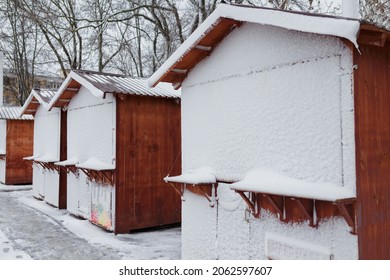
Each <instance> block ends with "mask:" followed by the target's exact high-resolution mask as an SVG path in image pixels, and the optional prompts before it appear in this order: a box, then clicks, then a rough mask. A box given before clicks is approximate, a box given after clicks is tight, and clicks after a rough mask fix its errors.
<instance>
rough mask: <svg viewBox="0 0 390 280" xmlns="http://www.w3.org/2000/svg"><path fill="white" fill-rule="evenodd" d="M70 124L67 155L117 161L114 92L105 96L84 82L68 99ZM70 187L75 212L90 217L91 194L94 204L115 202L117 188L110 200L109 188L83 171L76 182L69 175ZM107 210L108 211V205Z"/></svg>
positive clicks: (69, 198)
mask: <svg viewBox="0 0 390 280" xmlns="http://www.w3.org/2000/svg"><path fill="white" fill-rule="evenodd" d="M67 125H68V158H71V157H77V158H78V159H79V161H80V162H84V161H86V160H88V159H89V158H90V157H96V158H97V159H99V160H101V161H103V162H106V163H108V164H112V163H115V147H116V146H115V128H116V103H115V98H114V97H113V95H111V94H107V97H106V98H105V99H102V98H99V97H96V96H94V95H93V94H92V93H91V92H90V91H89V90H88V89H86V88H85V87H83V86H82V87H81V88H80V90H79V92H78V93H77V95H76V96H75V97H74V98H73V99H72V100H71V101H70V103H69V106H68V123H67ZM75 185H77V187H75ZM76 188H77V191H76ZM69 190H71V191H70V193H68V210H69V211H70V212H72V213H73V214H74V215H78V216H81V217H84V218H86V219H91V213H92V212H91V211H92V198H94V200H93V201H94V205H96V204H98V203H99V202H101V204H102V205H105V207H108V205H114V204H113V203H112V202H113V201H115V192H111V194H110V195H111V199H112V201H111V203H107V192H106V191H105V190H104V191H103V190H102V189H101V188H100V187H99V186H97V184H96V183H94V182H89V181H88V180H87V176H86V175H85V174H84V173H83V172H81V171H80V172H79V176H78V178H77V183H76V178H75V176H74V175H73V174H69V175H68V192H69ZM93 195H94V197H93ZM74 200H77V202H75V201H74ZM76 205H77V210H76V209H75V206H76ZM105 210H106V211H109V209H107V208H105ZM110 211H111V210H110Z"/></svg>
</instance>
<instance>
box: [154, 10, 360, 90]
mask: <svg viewBox="0 0 390 280" xmlns="http://www.w3.org/2000/svg"><path fill="white" fill-rule="evenodd" d="M221 18H229V19H234V20H237V21H242V22H248V23H255V24H258V25H259V24H261V25H268V26H276V27H281V28H285V29H286V30H295V31H301V32H308V33H315V34H322V35H333V36H336V37H341V38H345V39H348V40H349V41H351V42H352V43H353V44H354V45H355V47H356V48H358V44H357V41H356V40H357V34H358V32H359V29H360V22H359V21H358V20H351V19H342V18H331V17H321V16H316V15H302V14H295V13H289V12H285V11H275V10H268V9H256V8H251V7H237V6H230V5H218V7H217V9H215V11H214V12H213V13H212V14H211V15H210V16H209V17H208V18H207V19H206V20H205V21H204V22H203V23H202V24H201V25H200V26H199V27H198V28H197V29H196V30H195V31H194V32H193V33H192V34H191V36H190V37H188V38H187V40H186V41H185V42H184V43H183V44H182V45H181V46H180V47H179V48H178V49H177V50H176V51H175V52H174V53H173V54H172V55H171V56H170V57H169V58H168V59H167V61H166V62H165V63H164V64H163V65H162V66H161V67H160V68H159V69H158V70H157V71H156V72H155V73H154V74H153V75H152V76H151V77H150V78H149V80H148V83H149V85H150V86H153V85H154V84H155V83H156V82H157V81H158V80H159V79H160V78H161V77H162V76H163V75H164V74H165V73H167V71H169V69H170V68H171V67H172V66H173V65H174V64H175V62H177V61H178V60H180V59H181V58H182V57H183V56H184V55H185V54H186V53H187V52H188V51H189V50H190V49H191V48H193V47H194V46H195V45H196V44H197V43H198V42H199V41H200V40H201V39H202V38H203V36H204V35H205V34H206V33H207V31H208V30H209V29H211V28H212V27H213V26H214V25H216V24H217V23H218V21H219V20H220V19H221ZM243 42H245V44H246V43H247V42H250V41H243ZM240 47H242V45H241V46H240Z"/></svg>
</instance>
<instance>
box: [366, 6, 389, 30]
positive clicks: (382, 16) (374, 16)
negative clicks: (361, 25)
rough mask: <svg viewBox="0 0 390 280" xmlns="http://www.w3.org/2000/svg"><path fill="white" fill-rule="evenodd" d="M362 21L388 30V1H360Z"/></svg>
mask: <svg viewBox="0 0 390 280" xmlns="http://www.w3.org/2000/svg"><path fill="white" fill-rule="evenodd" d="M360 12H361V15H362V19H363V20H365V21H368V22H370V23H373V24H376V25H378V26H379V27H383V28H386V29H388V30H390V0H360Z"/></svg>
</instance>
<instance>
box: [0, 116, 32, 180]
mask: <svg viewBox="0 0 390 280" xmlns="http://www.w3.org/2000/svg"><path fill="white" fill-rule="evenodd" d="M33 135H34V122H33V121H26V120H7V136H6V137H7V139H6V146H7V148H6V167H5V168H6V170H5V183H6V184H7V185H20V184H31V183H32V166H31V162H29V161H26V160H23V157H27V156H31V155H32V153H33V139H34V136H33Z"/></svg>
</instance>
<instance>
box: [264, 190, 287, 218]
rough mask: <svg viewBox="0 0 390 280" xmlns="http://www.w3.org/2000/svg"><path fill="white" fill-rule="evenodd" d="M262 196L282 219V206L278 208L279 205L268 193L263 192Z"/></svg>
mask: <svg viewBox="0 0 390 280" xmlns="http://www.w3.org/2000/svg"><path fill="white" fill-rule="evenodd" d="M263 197H265V198H266V199H267V200H268V202H269V203H270V204H271V206H272V207H273V208H274V210H275V211H276V212H277V213H278V214H279V217H280V219H281V220H283V219H284V216H283V208H280V207H279V205H278V204H277V203H276V202H275V200H274V199H273V198H272V197H271V196H270V195H267V194H263Z"/></svg>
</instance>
